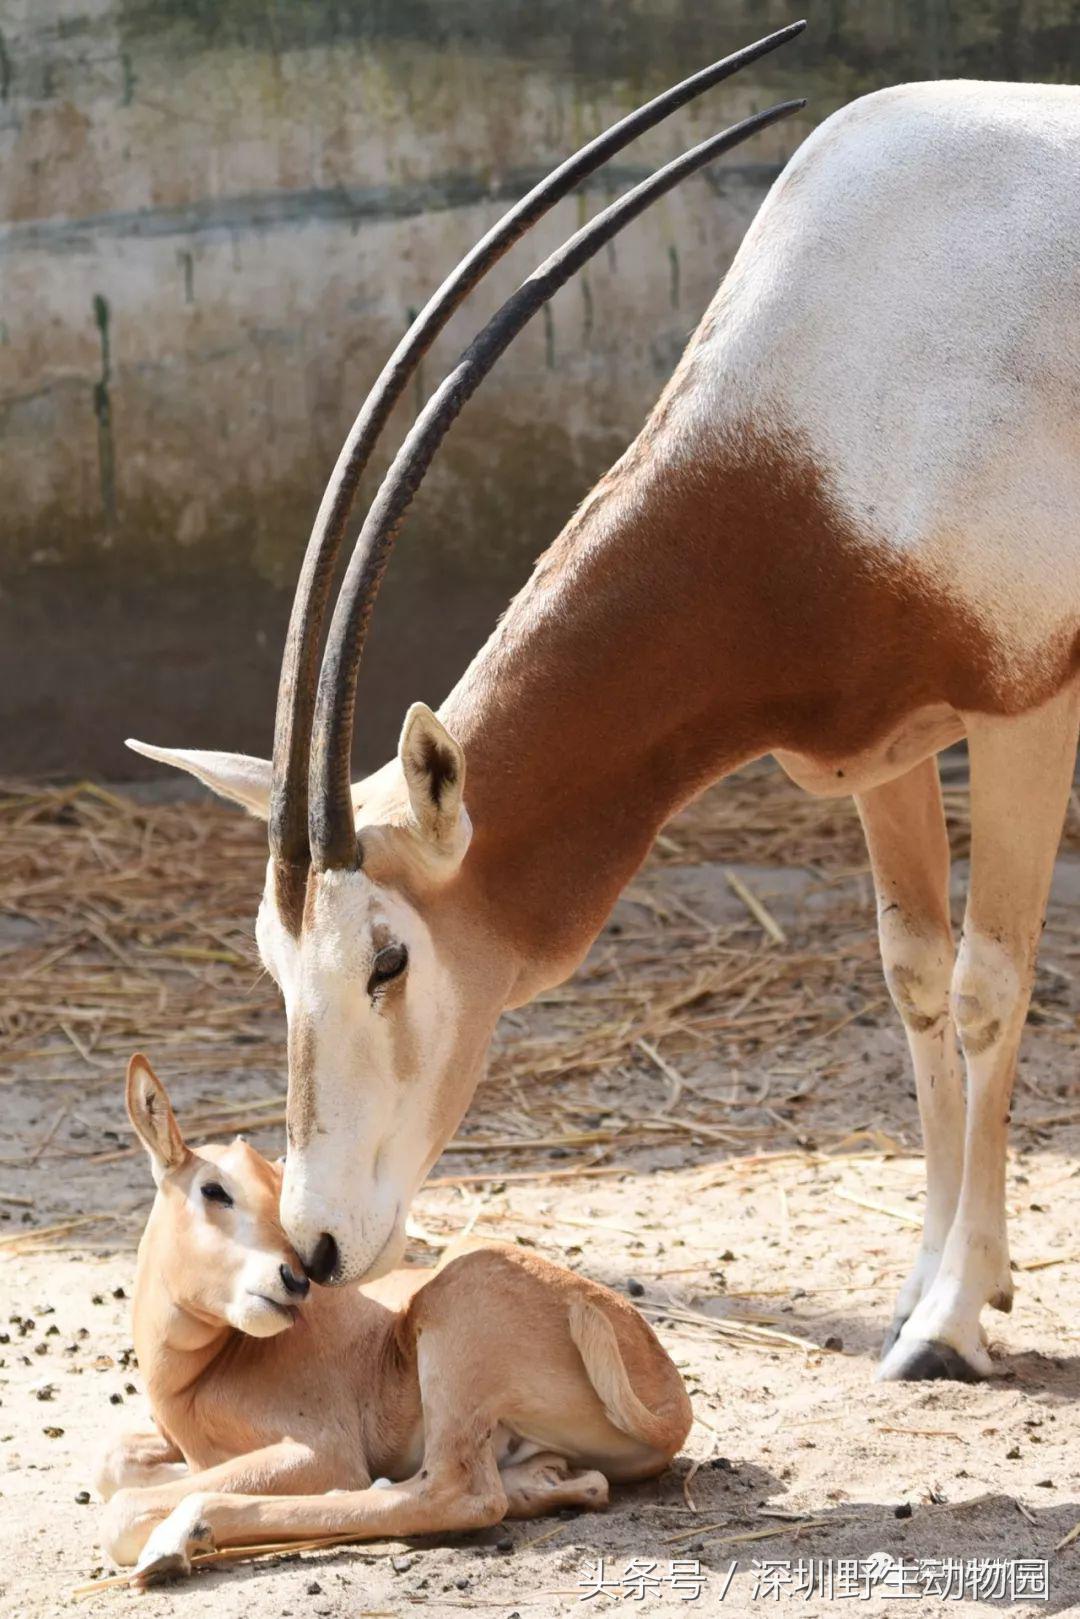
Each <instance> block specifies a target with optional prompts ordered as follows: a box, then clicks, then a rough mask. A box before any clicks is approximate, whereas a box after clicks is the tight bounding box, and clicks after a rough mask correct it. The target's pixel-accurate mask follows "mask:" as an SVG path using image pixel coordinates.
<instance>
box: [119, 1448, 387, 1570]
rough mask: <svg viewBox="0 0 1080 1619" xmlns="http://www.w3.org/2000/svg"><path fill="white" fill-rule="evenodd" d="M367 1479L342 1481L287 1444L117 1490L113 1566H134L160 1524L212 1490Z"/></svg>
mask: <svg viewBox="0 0 1080 1619" xmlns="http://www.w3.org/2000/svg"><path fill="white" fill-rule="evenodd" d="M368 1477H369V1476H368V1475H367V1474H366V1473H364V1472H363V1470H362V1468H361V1467H359V1466H358V1467H357V1469H356V1470H355V1473H354V1476H353V1477H351V1478H349V1479H347V1480H343V1478H342V1476H341V1474H340V1472H336V1471H335V1470H334V1469H333V1467H332V1466H331V1465H329V1464H328V1463H327V1462H326V1460H325V1459H320V1458H319V1457H318V1456H317V1455H316V1453H315V1452H314V1451H313V1450H312V1449H310V1448H309V1447H308V1446H307V1445H303V1444H298V1443H295V1442H293V1441H292V1440H284V1441H282V1443H280V1444H277V1445H267V1446H266V1447H265V1448H264V1449H262V1450H253V1451H249V1452H248V1453H247V1454H246V1455H243V1456H234V1457H232V1458H231V1459H230V1460H229V1461H227V1462H221V1463H219V1464H218V1465H217V1466H216V1467H207V1468H204V1469H203V1470H202V1471H201V1472H195V1473H193V1472H189V1471H187V1469H185V1470H184V1476H183V1477H181V1478H177V1479H175V1480H173V1481H170V1482H167V1483H156V1484H151V1485H149V1486H148V1487H145V1488H142V1489H137V1488H136V1489H130V1488H125V1489H119V1490H117V1492H116V1494H115V1495H113V1497H112V1499H111V1500H110V1502H109V1505H108V1507H107V1508H106V1511H105V1529H104V1533H103V1536H102V1545H103V1546H104V1548H105V1550H106V1552H107V1553H108V1554H109V1556H110V1557H111V1558H112V1559H113V1561H114V1562H116V1563H119V1564H121V1565H122V1566H124V1565H128V1564H131V1563H134V1562H135V1561H136V1559H137V1558H138V1556H139V1554H140V1552H141V1551H142V1549H143V1547H144V1546H145V1544H146V1542H147V1540H148V1539H149V1538H150V1536H151V1534H152V1532H153V1531H154V1529H155V1528H156V1527H157V1525H158V1524H160V1523H162V1522H163V1521H164V1520H165V1519H167V1518H169V1516H170V1514H172V1513H173V1512H174V1511H175V1510H176V1508H177V1507H179V1506H180V1505H181V1504H182V1503H183V1502H184V1501H185V1500H186V1499H187V1498H188V1497H189V1496H191V1495H192V1494H193V1493H196V1494H197V1495H198V1498H199V1499H203V1498H204V1497H205V1496H206V1494H207V1493H208V1492H213V1493H214V1494H215V1495H222V1496H224V1495H225V1494H226V1493H237V1494H240V1493H242V1494H245V1495H251V1494H253V1493H256V1492H257V1493H259V1494H264V1493H265V1494H271V1493H272V1494H284V1493H287V1492H288V1493H295V1492H296V1491H298V1490H312V1491H314V1490H331V1489H334V1488H335V1487H336V1486H338V1485H340V1484H341V1483H343V1482H347V1483H350V1484H351V1483H355V1482H363V1483H367V1482H368Z"/></svg>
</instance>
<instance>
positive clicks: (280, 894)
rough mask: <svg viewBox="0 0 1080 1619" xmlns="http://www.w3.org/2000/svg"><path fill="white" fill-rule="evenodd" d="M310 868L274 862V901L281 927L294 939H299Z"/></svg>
mask: <svg viewBox="0 0 1080 1619" xmlns="http://www.w3.org/2000/svg"><path fill="white" fill-rule="evenodd" d="M310 871H311V867H310V866H308V865H298V864H295V863H294V862H293V861H289V860H275V861H274V900H275V903H276V905H277V911H278V915H279V917H280V918H281V925H282V927H283V928H285V929H286V931H287V932H288V933H290V934H291V935H292V937H293V938H294V939H298V938H299V937H300V928H301V926H302V922H303V915H304V905H305V896H306V894H307V888H308V875H309V873H310Z"/></svg>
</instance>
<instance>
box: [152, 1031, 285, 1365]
mask: <svg viewBox="0 0 1080 1619" xmlns="http://www.w3.org/2000/svg"><path fill="white" fill-rule="evenodd" d="M127 1110H128V1117H129V1118H130V1120H131V1123H132V1125H133V1127H134V1129H135V1133H136V1134H137V1135H138V1137H139V1139H140V1140H141V1141H142V1144H143V1146H144V1147H145V1148H146V1150H147V1152H148V1153H149V1155H150V1166H151V1169H152V1171H153V1176H154V1181H155V1184H156V1186H157V1196H156V1197H155V1199H154V1206H153V1209H152V1210H151V1213H150V1219H149V1220H148V1222H147V1226H146V1231H145V1233H144V1235H143V1240H142V1244H141V1245H140V1250H139V1259H140V1266H139V1270H140V1279H141V1278H142V1277H143V1276H145V1275H151V1276H152V1277H153V1281H154V1285H155V1286H163V1287H164V1288H165V1290H166V1292H167V1293H168V1295H169V1299H170V1301H171V1303H172V1304H173V1305H174V1306H175V1308H176V1309H177V1310H178V1311H180V1312H182V1313H183V1314H184V1315H186V1316H189V1317H194V1318H195V1319H196V1320H197V1321H199V1322H202V1323H204V1324H206V1325H211V1326H213V1325H218V1324H227V1325H228V1326H231V1327H236V1328H237V1329H238V1330H239V1331H240V1332H246V1333H249V1334H250V1335H251V1336H252V1337H254V1338H269V1337H272V1336H273V1335H274V1334H275V1333H278V1332H283V1331H285V1330H286V1329H287V1328H288V1327H291V1326H292V1324H293V1322H294V1321H295V1320H296V1317H297V1314H298V1313H299V1308H300V1305H301V1304H302V1302H303V1300H304V1299H305V1298H306V1296H307V1293H308V1289H309V1283H308V1279H307V1277H306V1276H305V1275H304V1272H303V1267H302V1266H301V1264H300V1260H299V1258H298V1257H297V1254H296V1250H295V1249H294V1248H293V1247H292V1245H291V1244H290V1243H289V1240H288V1238H287V1237H286V1236H285V1233H284V1231H283V1230H282V1227H281V1222H280V1219H279V1217H278V1200H279V1196H280V1192H281V1169H280V1167H279V1166H278V1165H276V1164H271V1163H268V1162H267V1160H266V1159H265V1158H263V1157H262V1156H261V1155H260V1154H259V1153H257V1152H256V1151H255V1149H254V1148H253V1147H249V1146H248V1144H247V1142H246V1141H243V1140H242V1139H241V1138H240V1137H237V1139H236V1140H235V1141H234V1142H232V1143H231V1144H230V1145H229V1146H227V1147H226V1146H218V1145H211V1146H204V1147H198V1148H194V1147H189V1146H188V1145H187V1143H186V1142H185V1141H184V1138H183V1136H182V1135H181V1133H180V1127H179V1125H178V1124H177V1122H176V1117H175V1115H174V1113H173V1110H172V1106H171V1104H170V1102H169V1098H168V1094H167V1092H166V1090H165V1087H164V1085H163V1084H162V1083H161V1081H160V1079H158V1077H157V1075H156V1074H155V1073H154V1071H153V1069H152V1068H151V1067H150V1064H149V1062H147V1060H146V1058H145V1057H144V1056H143V1055H142V1053H141V1052H138V1053H136V1055H135V1056H134V1057H132V1059H131V1061H130V1063H129V1064H128V1072H127Z"/></svg>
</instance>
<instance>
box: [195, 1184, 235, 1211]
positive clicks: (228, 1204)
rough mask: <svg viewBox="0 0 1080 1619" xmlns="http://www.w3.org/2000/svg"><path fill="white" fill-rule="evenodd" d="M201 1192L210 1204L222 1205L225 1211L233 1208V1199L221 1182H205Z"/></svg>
mask: <svg viewBox="0 0 1080 1619" xmlns="http://www.w3.org/2000/svg"><path fill="white" fill-rule="evenodd" d="M200 1190H201V1192H202V1195H203V1197H205V1199H206V1201H207V1202H208V1203H220V1204H221V1206H222V1208H223V1209H231V1208H232V1198H231V1197H230V1196H229V1194H228V1192H227V1191H226V1190H225V1188H224V1186H222V1185H221V1183H220V1181H204V1182H203V1184H202V1186H201V1188H200Z"/></svg>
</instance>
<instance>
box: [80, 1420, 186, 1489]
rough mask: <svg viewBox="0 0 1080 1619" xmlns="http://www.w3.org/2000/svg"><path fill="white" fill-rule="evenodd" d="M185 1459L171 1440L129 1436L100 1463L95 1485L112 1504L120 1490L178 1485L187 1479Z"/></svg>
mask: <svg viewBox="0 0 1080 1619" xmlns="http://www.w3.org/2000/svg"><path fill="white" fill-rule="evenodd" d="M187 1471H188V1468H187V1463H186V1462H185V1461H184V1455H183V1452H182V1451H181V1450H179V1449H178V1448H177V1447H176V1445H174V1444H173V1442H172V1440H171V1439H166V1438H164V1437H163V1435H161V1434H160V1433H158V1432H157V1430H156V1429H155V1430H154V1432H153V1433H126V1434H121V1436H120V1438H119V1439H117V1440H114V1442H113V1443H112V1444H111V1445H109V1446H108V1448H107V1449H106V1451H105V1453H104V1455H103V1456H102V1457H101V1460H100V1461H99V1462H98V1466H97V1472H96V1473H95V1475H94V1484H95V1485H96V1487H97V1491H98V1494H99V1495H100V1496H102V1497H103V1499H104V1500H106V1501H108V1500H109V1498H110V1496H113V1495H115V1494H116V1492H117V1490H123V1489H131V1488H137V1489H144V1488H145V1487H146V1486H147V1485H151V1484H170V1483H175V1482H176V1481H177V1480H178V1479H182V1478H184V1477H186V1475H187Z"/></svg>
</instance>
